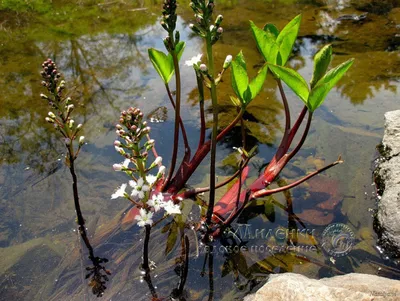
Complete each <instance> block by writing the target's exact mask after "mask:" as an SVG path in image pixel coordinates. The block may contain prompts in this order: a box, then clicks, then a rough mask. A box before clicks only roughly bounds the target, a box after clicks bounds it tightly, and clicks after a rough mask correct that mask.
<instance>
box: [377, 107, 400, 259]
mask: <svg viewBox="0 0 400 301" xmlns="http://www.w3.org/2000/svg"><path fill="white" fill-rule="evenodd" d="M382 146H383V147H382V158H381V161H380V162H379V163H378V166H377V169H376V171H375V180H376V183H377V186H378V191H379V192H380V193H381V194H382V195H381V199H380V201H379V204H378V211H377V215H376V222H377V223H376V225H377V229H376V230H377V232H378V234H379V236H380V243H381V244H382V246H383V247H384V248H385V249H386V250H387V251H390V252H391V253H393V255H396V256H397V255H399V254H400V253H399V252H400V156H399V154H400V110H398V111H392V112H388V113H386V114H385V133H384V137H383V141H382Z"/></svg>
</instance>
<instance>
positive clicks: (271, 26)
mask: <svg viewBox="0 0 400 301" xmlns="http://www.w3.org/2000/svg"><path fill="white" fill-rule="evenodd" d="M263 29H264V31H265V32H266V33H267V34H268V33H270V34H272V35H273V36H274V37H275V40H276V38H277V37H278V36H279V30H278V28H276V26H275V25H274V24H271V23H267V24H265V25H264V28H263Z"/></svg>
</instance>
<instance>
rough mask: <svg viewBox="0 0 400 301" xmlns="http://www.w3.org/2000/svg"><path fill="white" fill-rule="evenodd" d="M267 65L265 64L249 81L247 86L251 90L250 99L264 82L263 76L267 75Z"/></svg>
mask: <svg viewBox="0 0 400 301" xmlns="http://www.w3.org/2000/svg"><path fill="white" fill-rule="evenodd" d="M267 71H268V65H267V64H265V65H264V66H263V67H262V68H261V70H260V71H259V72H258V74H257V76H256V77H255V78H254V79H253V80H252V81H251V82H250V85H249V88H250V92H251V99H250V100H253V99H254V98H255V97H256V96H257V95H258V93H260V91H261V88H262V86H263V84H264V81H265V78H266V76H267Z"/></svg>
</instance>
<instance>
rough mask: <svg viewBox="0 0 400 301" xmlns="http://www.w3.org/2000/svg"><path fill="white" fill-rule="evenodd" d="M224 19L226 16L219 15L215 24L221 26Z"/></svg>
mask: <svg viewBox="0 0 400 301" xmlns="http://www.w3.org/2000/svg"><path fill="white" fill-rule="evenodd" d="M223 19H224V17H223V16H222V15H218V17H217V19H215V26H217V27H218V26H219V25H220V24H221V22H222V20H223Z"/></svg>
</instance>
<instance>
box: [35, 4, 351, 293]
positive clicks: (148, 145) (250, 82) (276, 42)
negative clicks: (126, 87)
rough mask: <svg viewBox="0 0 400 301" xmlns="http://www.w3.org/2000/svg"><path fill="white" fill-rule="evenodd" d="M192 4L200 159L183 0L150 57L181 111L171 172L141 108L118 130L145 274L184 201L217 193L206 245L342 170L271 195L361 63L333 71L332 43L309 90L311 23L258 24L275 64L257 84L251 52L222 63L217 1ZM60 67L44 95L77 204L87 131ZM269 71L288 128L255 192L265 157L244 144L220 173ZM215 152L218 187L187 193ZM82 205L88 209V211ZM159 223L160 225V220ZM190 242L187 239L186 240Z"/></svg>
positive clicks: (267, 57)
mask: <svg viewBox="0 0 400 301" xmlns="http://www.w3.org/2000/svg"><path fill="white" fill-rule="evenodd" d="M190 7H191V8H192V10H193V12H194V17H195V22H194V23H193V24H190V25H189V27H190V29H191V30H192V31H193V33H194V34H195V35H196V36H198V37H200V38H202V39H203V40H204V42H205V49H206V51H205V53H204V55H203V54H199V55H197V56H195V57H194V58H192V59H191V60H189V61H186V63H185V65H187V66H191V67H192V68H193V70H194V75H195V77H196V80H197V89H198V95H199V111H200V116H199V123H200V133H199V143H198V146H197V149H196V151H195V153H194V154H192V150H191V148H190V146H189V143H188V139H187V135H186V130H185V126H184V123H183V121H182V118H181V113H180V112H181V111H180V108H181V102H182V91H181V90H182V89H181V86H182V79H181V76H180V65H181V64H180V58H181V56H182V53H183V52H184V50H185V42H184V41H181V40H180V34H179V31H177V30H176V22H177V15H176V9H177V1H176V0H164V4H163V11H162V20H161V26H162V27H163V28H164V29H165V31H166V37H165V39H164V45H165V48H166V52H164V51H161V50H157V49H153V48H150V49H149V50H148V54H149V58H150V61H151V62H152V64H153V66H154V68H155V70H156V71H157V73H158V74H159V76H160V78H161V80H162V81H163V83H164V85H165V89H166V93H167V95H168V98H169V100H170V102H171V105H172V107H173V108H174V112H175V123H174V134H173V143H172V158H171V161H170V166H169V168H168V171H166V168H165V167H164V166H163V165H162V159H161V157H160V156H158V154H157V151H156V150H155V142H154V140H152V139H151V138H150V131H151V129H150V127H149V126H148V124H147V122H146V121H145V120H144V115H143V113H142V112H141V111H140V109H138V108H129V109H128V110H126V111H123V112H122V113H121V116H120V118H119V124H118V125H117V126H116V133H117V136H118V137H119V139H118V140H116V141H115V142H114V146H115V149H116V150H117V152H118V153H120V154H121V156H122V157H123V162H121V163H117V164H114V166H113V168H114V170H116V171H122V172H124V173H126V174H127V175H128V177H129V181H127V183H124V184H122V185H121V186H120V187H119V188H118V189H117V190H116V191H115V192H114V194H112V196H111V198H112V199H115V198H119V197H123V198H126V199H128V200H129V201H130V202H131V203H132V204H133V206H134V207H133V209H132V211H131V212H133V213H134V216H135V218H134V219H135V220H136V221H137V224H138V226H140V227H144V228H145V240H144V249H143V264H142V267H143V269H144V271H145V272H146V275H147V276H148V275H149V271H150V264H149V258H148V243H149V239H150V231H151V227H153V226H155V225H156V224H157V223H158V222H159V221H160V220H162V219H164V218H165V217H167V216H169V215H173V216H174V219H176V218H177V216H179V214H180V213H181V207H180V206H181V203H182V201H183V200H184V199H189V198H194V197H195V196H196V195H198V194H200V193H204V192H208V203H202V206H203V209H204V210H203V211H202V212H203V213H204V216H202V218H201V220H200V221H198V225H199V226H198V227H196V229H199V232H200V234H201V237H202V239H203V241H204V242H205V243H208V244H210V245H211V243H212V240H213V239H215V238H217V237H219V236H220V235H223V234H224V233H226V231H225V230H226V229H229V226H230V225H231V223H232V222H233V221H234V220H235V219H236V218H237V217H238V215H239V214H240V213H241V212H242V211H243V209H244V207H245V206H246V204H247V203H248V202H249V201H250V200H252V199H257V198H260V197H264V196H268V195H271V194H274V193H277V192H281V191H285V190H287V189H290V188H292V187H295V186H297V185H299V184H300V183H302V182H304V181H306V180H307V179H310V178H311V177H313V176H315V175H316V174H318V173H320V172H322V171H324V170H326V169H328V168H330V167H332V166H334V165H336V164H339V163H342V160H341V159H340V157H339V159H338V160H337V161H335V162H333V163H331V164H329V165H327V166H326V167H324V168H322V169H319V170H316V171H314V172H312V173H310V174H308V175H307V176H305V177H304V178H301V179H299V180H297V181H295V182H293V183H291V184H288V185H286V186H283V187H279V188H275V189H271V188H269V185H270V184H271V183H272V182H273V181H274V180H275V179H276V177H277V176H278V175H279V173H280V172H281V170H282V169H283V168H284V167H285V166H286V164H287V163H288V162H289V161H290V160H291V159H292V158H293V156H295V155H296V153H297V152H298V151H299V150H300V148H301V147H302V145H303V143H304V141H305V139H306V137H307V135H308V131H309V129H310V126H311V121H312V116H313V113H314V111H315V110H316V109H317V108H318V107H320V106H321V105H322V104H323V102H324V100H325V98H326V96H327V94H328V93H329V91H330V90H331V89H332V88H333V87H334V86H335V85H336V83H337V82H338V81H339V80H340V79H341V78H342V76H343V75H344V74H345V72H346V71H347V70H348V69H349V68H350V66H351V65H352V63H353V60H348V61H346V62H344V63H342V64H340V65H339V66H337V67H335V68H333V69H331V70H329V71H328V67H329V65H330V63H331V59H332V46H331V45H327V46H324V47H323V48H322V49H321V50H320V51H319V52H318V53H317V54H316V55H315V57H314V71H313V76H312V79H311V80H310V82H309V83H307V81H306V80H305V79H304V78H303V77H302V76H301V75H300V74H299V73H298V72H296V71H295V70H293V69H292V68H290V67H289V66H287V62H288V60H289V59H290V56H291V53H292V49H293V45H294V43H295V41H296V38H297V35H298V32H299V27H300V21H301V16H300V15H299V16H296V17H295V18H294V19H293V20H291V21H290V22H289V23H288V24H287V25H286V26H285V27H284V28H283V29H282V30H281V31H279V30H278V28H277V27H275V26H274V25H273V24H266V25H265V26H264V27H262V28H259V27H258V26H257V25H255V24H254V23H253V22H250V28H251V32H252V35H253V37H254V39H255V42H256V45H257V48H258V50H259V52H260V53H261V56H262V57H263V59H264V61H265V62H264V64H263V66H262V67H261V68H260V70H258V73H257V75H256V76H255V77H254V78H253V79H249V77H248V73H247V66H246V60H245V55H244V54H243V53H242V52H239V53H238V54H237V55H236V56H235V58H233V57H232V55H229V54H228V55H227V56H226V59H225V61H224V63H223V65H222V66H216V65H215V63H214V52H213V46H214V45H215V43H217V42H218V40H219V39H220V37H221V36H222V34H223V32H224V30H223V28H222V26H221V25H222V22H223V17H222V16H221V15H218V16H217V17H216V18H214V17H213V12H214V8H215V4H214V1H213V0H193V1H192V2H191V3H190ZM53 64H54V63H53V62H51V61H50V60H49V61H46V62H45V67H44V68H45V71H44V73H43V76H44V78H45V81H44V85H45V86H46V87H47V88H48V90H49V91H50V92H51V94H52V95H53V96H52V98H51V99H50V98H49V97H47V96H44V95H42V97H43V98H45V99H48V100H49V104H50V105H51V106H52V107H53V108H54V109H55V110H56V113H55V114H54V113H49V116H48V117H46V120H47V121H48V122H50V123H52V124H54V126H55V128H56V129H57V130H58V131H59V132H60V133H61V135H62V136H63V137H64V139H65V140H64V141H65V145H66V147H67V149H68V155H67V157H66V159H67V160H66V163H67V165H68V166H69V167H70V169H71V173H72V175H73V178H74V196H75V194H76V197H77V187H76V184H75V183H76V181H75V180H76V176H74V172H73V170H74V161H75V159H76V156H77V154H78V153H79V150H80V148H81V146H82V145H83V138H79V143H78V149H77V151H76V152H74V148H73V142H74V141H75V140H76V139H78V138H77V134H78V132H79V130H80V127H81V126H80V125H78V126H75V125H74V122H73V120H72V119H71V117H70V113H71V111H72V109H73V106H72V105H71V104H70V100H69V99H68V98H67V99H66V100H63V101H62V100H61V98H60V97H61V95H60V94H61V93H62V91H63V89H64V83H63V82H61V83H60V84H59V85H58V84H57V81H58V79H59V75H58V73H57V71H56V72H54V71H52V70H53V69H52V68H53V67H51V66H53ZM46 68H47V69H46ZM228 69H230V73H231V84H232V90H233V93H234V96H231V100H232V102H233V104H234V105H235V106H236V107H237V112H238V113H237V115H236V116H235V118H234V119H233V120H232V121H231V123H230V124H229V125H228V126H227V127H225V128H223V129H220V128H219V125H218V118H219V114H218V105H219V100H218V98H217V88H218V85H219V84H220V82H221V80H222V78H223V77H224V76H225V73H226V71H227V70H228ZM268 70H269V71H270V73H271V75H272V78H273V79H274V80H275V81H276V83H277V87H278V90H279V92H280V95H281V98H282V102H283V106H284V111H285V129H284V133H283V137H282V140H281V142H280V145H279V147H278V148H277V151H276V153H275V155H274V156H273V157H272V158H271V159H270V161H269V164H268V165H267V167H266V168H265V170H264V172H263V173H262V174H261V175H260V176H259V178H258V179H256V180H255V181H254V182H253V183H251V184H248V185H247V187H246V188H244V185H243V184H244V181H245V179H246V175H247V173H248V169H249V167H248V166H247V165H248V163H249V161H250V159H251V157H252V156H253V154H254V153H255V150H254V149H252V150H250V151H248V150H246V148H245V147H244V146H243V145H242V146H238V148H237V150H238V152H239V153H240V155H241V161H240V162H239V164H238V171H237V172H236V173H234V174H233V175H232V176H231V177H229V178H228V179H227V180H226V181H224V182H222V183H218V184H217V183H216V171H215V167H216V166H215V165H216V152H217V142H218V141H220V140H221V139H222V138H223V137H224V136H225V135H226V134H227V133H229V132H230V131H231V130H232V129H233V128H234V127H235V126H236V125H238V124H240V123H242V122H243V114H244V113H245V111H246V109H247V107H248V106H249V105H251V102H252V101H253V100H254V99H255V97H256V96H257V95H258V94H259V92H260V91H261V90H262V88H263V85H264V82H265V80H266V76H267V73H268ZM49 76H50V77H49ZM173 78H174V82H175V93H174V92H172V91H171V88H170V82H171V80H172V79H173ZM282 82H283V83H285V84H286V85H287V86H288V87H289V88H290V89H291V90H292V91H293V92H294V93H295V94H296V95H297V96H298V97H299V98H300V100H301V101H302V102H303V103H304V107H303V109H302V111H301V113H300V115H299V116H298V117H297V119H296V120H295V121H294V123H293V124H292V116H291V113H290V108H289V104H288V100H287V98H286V95H285V92H284V89H283V85H282ZM206 89H208V90H209V91H210V95H211V108H212V129H211V139H206V123H205V118H206V117H205V115H206V114H205V99H204V95H205V93H204V91H205V90H206ZM306 116H307V119H306V122H305V126H304V130H303V133H302V134H301V136H300V138H299V139H297V140H298V143H297V144H296V145H294V146H293V147H292V144H293V140H294V138H295V136H296V134H297V133H298V131H299V129H300V126H301V124H302V123H303V121H304V119H305V117H306ZM181 137H182V139H183V144H184V152H183V154H184V155H183V157H182V158H181V162H180V164H179V166H178V165H177V163H178V150H179V146H180V139H181ZM208 154H210V170H209V175H210V176H209V183H210V184H209V187H204V188H190V189H189V188H186V183H187V182H188V180H189V179H190V177H191V175H192V174H193V173H194V171H195V170H196V169H197V168H198V166H199V165H200V164H201V162H202V161H203V160H204V158H205V157H206V156H207V155H208ZM150 158H153V159H150ZM121 161H122V160H121ZM236 178H237V182H236V184H235V185H233V186H232V188H231V189H230V190H228V192H227V193H226V194H225V195H224V196H223V197H222V198H221V199H220V200H217V202H216V200H215V191H216V189H219V188H221V187H223V186H225V185H226V184H228V183H229V182H231V181H233V180H235V179H236ZM128 187H129V190H128ZM76 205H77V204H76ZM78 205H79V202H78ZM76 208H77V212H78V209H79V206H77V207H76ZM161 209H162V210H161ZM159 211H163V212H164V215H161V214H158V212H159ZM157 216H158V220H156V218H155V217H157ZM78 223H79V225H83V224H84V221H83V220H81V221H79V217H78ZM81 227H83V226H81ZM183 237H184V236H183V235H182V239H183ZM186 240H187V238H186ZM210 256H211V255H210ZM186 264H187V263H186ZM148 280H149V278H148ZM150 283H151V281H150ZM152 291H153V290H152Z"/></svg>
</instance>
